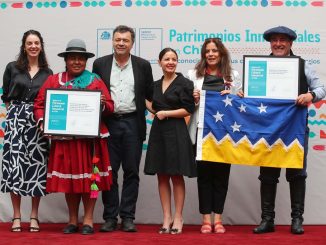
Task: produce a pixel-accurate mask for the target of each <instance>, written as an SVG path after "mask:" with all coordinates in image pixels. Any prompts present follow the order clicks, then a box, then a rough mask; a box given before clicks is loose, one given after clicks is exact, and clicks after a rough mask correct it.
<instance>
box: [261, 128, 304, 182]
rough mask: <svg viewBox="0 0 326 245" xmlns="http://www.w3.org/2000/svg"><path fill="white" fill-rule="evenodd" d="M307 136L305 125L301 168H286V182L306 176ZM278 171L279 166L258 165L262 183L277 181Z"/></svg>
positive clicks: (279, 169) (279, 170)
mask: <svg viewBox="0 0 326 245" xmlns="http://www.w3.org/2000/svg"><path fill="white" fill-rule="evenodd" d="M308 138H309V128H308V127H307V129H306V133H305V143H304V157H303V169H297V168H287V169H286V180H287V181H288V182H292V181H296V180H297V179H306V178H307V154H308ZM280 173H281V168H269V167H260V175H259V178H258V179H259V180H260V181H261V182H262V183H264V184H277V183H278V182H279V181H278V178H279V177H280Z"/></svg>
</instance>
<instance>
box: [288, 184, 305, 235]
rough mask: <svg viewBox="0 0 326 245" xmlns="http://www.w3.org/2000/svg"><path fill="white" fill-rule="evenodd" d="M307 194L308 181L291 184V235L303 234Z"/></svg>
mask: <svg viewBox="0 0 326 245" xmlns="http://www.w3.org/2000/svg"><path fill="white" fill-rule="evenodd" d="M305 194H306V180H305V179H303V178H302V179H296V180H294V181H291V182H290V196H291V210H292V212H291V217H292V222H291V233H293V234H303V233H304V229H303V227H302V222H303V217H302V215H303V212H304V199H305Z"/></svg>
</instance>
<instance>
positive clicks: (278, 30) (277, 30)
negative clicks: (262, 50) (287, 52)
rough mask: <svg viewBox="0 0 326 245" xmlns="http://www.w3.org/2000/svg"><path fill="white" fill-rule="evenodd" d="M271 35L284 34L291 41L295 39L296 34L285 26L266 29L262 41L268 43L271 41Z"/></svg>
mask: <svg viewBox="0 0 326 245" xmlns="http://www.w3.org/2000/svg"><path fill="white" fill-rule="evenodd" d="M273 34H284V35H287V36H288V37H289V38H290V40H291V41H294V40H295V39H297V34H296V33H295V32H294V31H293V30H291V29H290V28H288V27H286V26H277V27H274V28H271V29H268V30H267V31H265V32H264V39H265V40H266V41H268V42H270V41H271V37H272V35H273Z"/></svg>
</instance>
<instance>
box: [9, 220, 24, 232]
mask: <svg viewBox="0 0 326 245" xmlns="http://www.w3.org/2000/svg"><path fill="white" fill-rule="evenodd" d="M15 220H19V226H16V227H11V231H12V232H21V231H22V227H21V224H20V218H13V219H12V220H11V221H12V222H13V223H14V221H15Z"/></svg>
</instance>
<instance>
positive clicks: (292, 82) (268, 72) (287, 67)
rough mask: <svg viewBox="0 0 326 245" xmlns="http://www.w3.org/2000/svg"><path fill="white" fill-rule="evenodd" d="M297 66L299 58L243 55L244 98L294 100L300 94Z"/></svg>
mask: <svg viewBox="0 0 326 245" xmlns="http://www.w3.org/2000/svg"><path fill="white" fill-rule="evenodd" d="M299 64H300V57H299V56H286V57H283V56H282V57H280V56H267V55H244V56H243V91H244V96H245V97H248V98H269V99H290V100H295V99H296V98H297V97H298V95H299V92H300V82H299V81H300V72H299Z"/></svg>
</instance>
